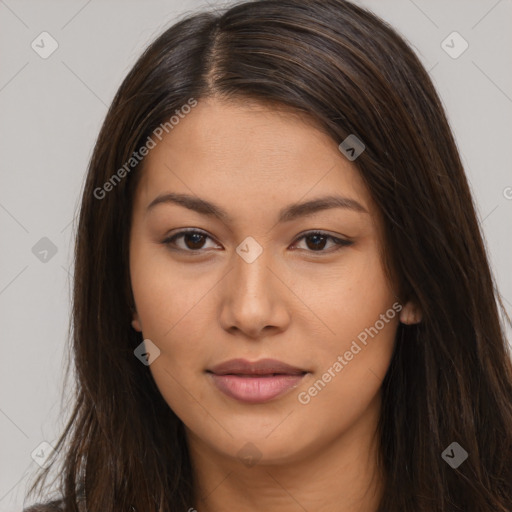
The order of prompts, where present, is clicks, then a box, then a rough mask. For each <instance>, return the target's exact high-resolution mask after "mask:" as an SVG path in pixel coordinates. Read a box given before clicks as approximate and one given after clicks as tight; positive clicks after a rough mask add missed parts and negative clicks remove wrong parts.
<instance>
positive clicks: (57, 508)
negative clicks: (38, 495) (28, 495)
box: [23, 500, 64, 512]
mask: <svg viewBox="0 0 512 512" xmlns="http://www.w3.org/2000/svg"><path fill="white" fill-rule="evenodd" d="M23 512H64V508H63V504H62V501H61V500H56V501H50V502H48V503H38V504H36V505H31V506H30V507H28V508H25V509H23Z"/></svg>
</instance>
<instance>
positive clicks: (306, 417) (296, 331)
mask: <svg viewBox="0 0 512 512" xmlns="http://www.w3.org/2000/svg"><path fill="white" fill-rule="evenodd" d="M168 192H175V193H185V194H191V195H194V196H198V197H200V198H203V199H205V200H207V201H210V202H213V203H215V204H216V205H218V206H219V207H221V208H223V209H224V210H226V212H227V213H228V214H229V216H230V217H231V219H230V220H229V221H227V220H220V219H217V218H215V217H213V216H211V215H205V214H201V213H198V212H195V211H193V210H190V209H188V208H186V207H184V206H181V205H177V204H171V203H162V204H159V205H157V206H155V207H153V208H152V209H150V210H149V211H147V207H148V205H149V204H150V203H151V202H152V201H153V200H154V199H155V198H156V197H157V196H159V195H160V194H163V193H168ZM333 193H336V194H339V195H342V196H344V197H348V198H351V199H353V200H355V201H357V202H358V203H360V204H361V205H362V206H363V207H364V209H365V210H366V212H359V211H354V210H351V209H348V208H332V209H325V210H322V211H318V212H316V213H313V214H310V215H307V216H303V217H299V218H296V219H294V220H291V221H288V222H283V223H278V221H277V218H278V212H279V211H280V210H281V209H282V208H284V207H286V206H288V205H291V204H294V203H298V202H303V201H307V200H311V199H314V198H318V197H321V196H324V195H332V194H333ZM186 228H196V229H198V230H200V231H203V232H205V234H206V237H204V238H201V237H198V238H197V237H196V238H195V239H194V238H190V236H188V237H187V236H184V237H183V236H182V237H180V238H179V239H177V240H175V241H174V244H175V245H174V247H176V248H175V249H173V248H172V246H171V245H167V246H166V245H165V244H164V243H163V241H164V240H165V239H166V238H168V237H169V236H170V235H173V234H176V233H177V232H178V231H180V230H183V229H186ZM310 230H322V231H326V232H327V236H328V235H332V236H334V237H337V238H340V239H349V240H350V241H352V242H353V243H352V245H350V246H346V247H343V246H340V247H339V248H338V250H335V249H336V247H337V246H336V245H335V244H334V242H333V241H332V239H329V238H328V237H327V238H325V239H323V238H321V239H320V242H322V243H319V242H318V241H316V243H315V240H314V239H313V240H312V238H311V237H309V238H301V236H302V234H303V232H305V231H310ZM381 233H382V219H381V218H380V216H379V214H378V212H377V210H376V208H375V205H374V204H373V202H372V199H371V197H370V194H369V192H368V190H367V188H366V186H365V185H364V183H363V181H362V179H361V177H360V176H359V173H358V170H357V168H356V167H355V163H353V162H350V161H349V160H348V159H346V158H345V156H344V155H343V154H342V153H341V152H340V151H339V150H338V147H337V143H336V142H335V141H333V140H332V139H331V138H330V137H329V136H327V135H326V134H325V133H324V132H322V131H321V130H320V129H319V127H317V126H316V125H315V123H314V122H313V121H312V120H311V119H307V118H304V117H299V116H298V115H295V114H293V113H290V112H287V111H278V110H276V109H275V108H270V107H269V106H264V105H261V104H257V103H251V104H249V103H248V102H229V103H228V102H226V101H221V100H218V99H212V98H210V99H208V100H201V101H199V103H198V105H197V106H196V107H195V108H193V109H192V111H191V113H190V114H188V115H187V116H186V117H185V118H184V119H182V120H181V121H180V123H179V125H177V126H175V127H174V129H173V130H172V131H170V132H169V133H168V134H167V135H166V136H165V137H164V138H163V140H162V142H161V143H159V144H158V145H157V146H156V147H155V148H154V149H152V150H151V151H150V153H149V154H148V156H147V157H146V161H145V166H144V170H143V175H142V177H141V181H140V183H139V186H138V188H137V191H136V196H135V202H134V208H133V212H132V227H131V236H130V274H131V280H132V289H133V294H134V299H135V305H136V311H135V312H134V315H133V321H132V326H133V328H134V329H136V330H137V331H140V332H142V333H143V337H144V339H150V340H151V341H152V342H153V343H154V344H155V345H156V346H157V347H158V348H159V349H160V355H159V357H157V358H156V359H155V361H154V362H153V363H152V364H151V365H150V371H151V372H152V375H153V377H154V379H155V382H156V384H157V386H158V388H159V390H160V392H161V393H162V396H163V397H164V399H165V400H166V402H167V403H168V404H169V407H171V408H172V409H173V410H174V412H175V413H176V414H177V416H178V417H179V418H180V419H181V420H182V421H183V423H184V424H185V427H186V433H187V442H188V446H189V450H190V454H191V460H192V464H193V468H194V473H195V486H196V490H197V496H196V501H195V503H191V504H190V506H191V508H192V507H193V508H195V509H197V510H198V511H199V512H206V511H208V512H220V511H227V510H232V509H233V506H235V505H236V508H237V509H238V510H244V511H256V510H258V511H261V510H279V511H283V512H288V511H289V512H292V511H293V512H295V511H298V510H304V509H306V510H310V511H312V510H315V511H318V512H330V511H336V512H362V511H365V512H369V511H372V510H376V509H377V505H378V501H379V498H380V496H381V493H382V481H383V475H382V474H381V472H380V471H379V469H378V467H377V465H376V455H377V449H378V446H377V442H376V436H375V432H376V426H377V421H378V418H379V414H380V402H381V396H380V387H381V382H382V378H383V377H384V375H385V373H386V370H387V368H388V366H389V363H390V359H391V354H392V349H393V344H394V336H395V333H396V329H397V326H398V322H399V320H400V321H402V322H404V323H414V322H416V321H419V320H420V313H419V312H418V311H417V310H416V308H415V307H414V305H413V304H412V303H407V304H402V306H403V309H402V310H401V312H400V315H398V314H397V315H396V316H395V317H394V318H393V319H391V320H389V321H388V322H387V323H385V326H384V328H382V329H381V330H380V331H379V332H378V334H377V335H376V336H374V337H373V338H369V340H368V343H367V345H366V346H364V347H363V348H362V350H361V351H360V352H359V353H357V355H355V356H354V357H353V359H352V360H351V361H349V362H348V364H347V365H346V366H344V368H343V370H342V371H341V372H339V373H338V374H336V376H335V377H333V378H332V379H331V381H330V382H329V383H327V384H326V385H325V387H324V388H323V389H322V390H321V391H320V392H318V394H317V395H316V396H314V397H312V398H311V400H310V401H309V403H307V404H306V405H304V404H302V403H300V402H299V400H298V395H299V393H301V392H305V391H306V392H307V390H308V389H309V388H310V387H311V386H312V384H313V383H314V382H315V381H317V380H318V379H319V378H321V377H322V375H323V374H324V373H325V372H326V371H327V369H328V368H330V367H331V368H332V366H333V364H334V363H335V361H336V360H337V357H338V356H339V355H343V354H344V353H345V352H346V351H347V350H349V348H350V346H351V343H352V342H353V340H356V339H357V336H358V335H359V334H360V333H361V332H362V331H364V329H365V328H368V327H370V326H374V325H375V322H376V321H377V320H378V319H379V318H380V315H381V314H384V313H385V312H386V311H387V310H389V309H390V308H392V305H393V304H394V303H397V293H396V290H395V286H394V283H392V282H390V279H389V278H388V277H387V275H386V273H385V271H384V268H383V264H382V257H381V247H382V244H381ZM248 236H251V237H253V238H254V239H255V240H256V241H257V243H258V244H259V245H260V246H261V248H262V250H263V252H262V253H261V255H260V256H259V257H258V258H256V259H255V260H254V261H253V262H251V263H248V262H246V261H245V260H244V259H243V258H242V257H240V256H239V254H238V253H237V252H236V248H237V247H238V246H239V245H240V243H241V242H242V241H243V240H244V239H245V238H246V237H248ZM313 238H314V237H313ZM315 247H319V249H316V250H315ZM179 248H181V251H180V250H179ZM186 251H188V252H186ZM194 251H195V252H194ZM233 358H245V359H248V360H250V361H256V360H258V359H261V358H275V359H278V360H280V361H283V362H286V363H288V364H291V365H293V366H296V367H299V368H301V369H305V370H308V371H309V372H310V373H308V374H307V375H306V376H305V377H304V378H303V380H302V382H301V383H300V384H299V386H298V387H296V388H294V389H292V390H290V391H289V392H288V393H286V394H285V395H283V396H281V397H278V398H275V399H273V400H271V401H269V402H267V403H263V404H247V403H242V402H239V401H237V400H234V399H232V398H230V397H227V396H226V395H224V394H223V393H221V392H220V391H219V390H218V389H217V388H216V387H215V386H213V385H212V383H211V379H210V376H209V375H208V374H207V373H205V370H206V369H207V368H211V367H212V366H213V365H215V364H218V363H220V362H223V361H226V360H229V359H233ZM249 442H250V443H252V445H254V447H255V448H256V454H257V455H256V456H255V459H254V460H253V462H251V463H247V461H244V460H242V459H243V455H244V454H245V455H247V453H248V450H249V448H247V443H249ZM244 447H245V448H244Z"/></svg>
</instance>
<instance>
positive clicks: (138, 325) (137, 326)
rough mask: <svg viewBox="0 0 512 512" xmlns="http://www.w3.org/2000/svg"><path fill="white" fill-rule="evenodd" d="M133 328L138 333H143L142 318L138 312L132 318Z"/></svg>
mask: <svg viewBox="0 0 512 512" xmlns="http://www.w3.org/2000/svg"><path fill="white" fill-rule="evenodd" d="M132 327H133V328H134V329H135V330H136V331H138V332H142V324H141V322H140V318H139V314H138V313H137V311H134V312H133V316H132Z"/></svg>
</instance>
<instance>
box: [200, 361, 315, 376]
mask: <svg viewBox="0 0 512 512" xmlns="http://www.w3.org/2000/svg"><path fill="white" fill-rule="evenodd" d="M207 371H209V372H212V373H215V374H216V375H229V374H231V375H270V374H273V373H278V374H281V375H283V374H284V375H302V374H304V373H307V371H306V370H303V369H301V368H297V367H295V366H291V365H289V364H286V363H283V362H282V361H278V360H277V359H260V360H259V361H253V362H251V361H247V359H230V360H229V361H225V362H223V363H220V364H217V365H215V366H213V367H212V368H209V369H208V370H207Z"/></svg>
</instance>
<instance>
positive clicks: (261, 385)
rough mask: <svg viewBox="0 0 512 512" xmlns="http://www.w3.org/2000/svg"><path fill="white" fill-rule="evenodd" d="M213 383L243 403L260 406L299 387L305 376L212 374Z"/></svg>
mask: <svg viewBox="0 0 512 512" xmlns="http://www.w3.org/2000/svg"><path fill="white" fill-rule="evenodd" d="M210 375H211V377H212V379H213V383H214V384H215V386H217V388H218V389H219V390H220V391H222V392H223V393H224V394H225V395H227V396H229V397H231V398H235V399H236V400H240V401H241V402H246V403H252V404H258V403H263V402H268V401H269V400H272V399H273V398H276V397H278V396H281V395H283V394H285V393H286V392H287V391H289V390H290V389H293V388H294V387H296V386H298V385H299V383H300V381H301V380H302V379H303V377H304V375H305V374H301V375H269V376H265V375H261V376H254V377H248V376H245V375H217V374H215V373H211V374H210Z"/></svg>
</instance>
